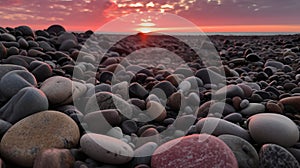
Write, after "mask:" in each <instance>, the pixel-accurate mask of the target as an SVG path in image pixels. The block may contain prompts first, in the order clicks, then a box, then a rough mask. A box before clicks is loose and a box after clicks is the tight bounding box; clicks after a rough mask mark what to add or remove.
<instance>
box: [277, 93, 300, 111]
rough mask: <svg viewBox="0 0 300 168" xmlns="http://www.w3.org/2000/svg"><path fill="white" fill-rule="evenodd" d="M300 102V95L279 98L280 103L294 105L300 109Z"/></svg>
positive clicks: (293, 106)
mask: <svg viewBox="0 0 300 168" xmlns="http://www.w3.org/2000/svg"><path fill="white" fill-rule="evenodd" d="M299 102H300V96H292V97H286V98H283V99H281V100H279V103H281V104H283V105H284V106H287V107H292V108H294V109H300V103H299Z"/></svg>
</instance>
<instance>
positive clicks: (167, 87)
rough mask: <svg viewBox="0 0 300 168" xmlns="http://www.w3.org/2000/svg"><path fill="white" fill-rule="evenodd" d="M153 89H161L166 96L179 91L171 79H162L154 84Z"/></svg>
mask: <svg viewBox="0 0 300 168" xmlns="http://www.w3.org/2000/svg"><path fill="white" fill-rule="evenodd" d="M152 89H160V90H161V91H162V92H164V94H165V95H166V97H169V96H171V95H172V94H173V93H174V92H176V91H177V89H176V88H175V86H173V85H172V84H171V83H170V82H169V81H162V82H159V83H158V84H156V85H154V86H153V88H152Z"/></svg>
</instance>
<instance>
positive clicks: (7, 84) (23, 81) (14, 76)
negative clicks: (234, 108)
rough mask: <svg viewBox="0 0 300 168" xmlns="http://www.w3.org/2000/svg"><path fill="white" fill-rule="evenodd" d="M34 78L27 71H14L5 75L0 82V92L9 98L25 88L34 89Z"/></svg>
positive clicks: (35, 84)
mask: <svg viewBox="0 0 300 168" xmlns="http://www.w3.org/2000/svg"><path fill="white" fill-rule="evenodd" d="M36 86H37V81H36V79H35V77H34V76H33V75H32V74H31V73H30V72H28V71H23V70H14V71H10V72H8V73H6V74H5V75H4V76H3V77H2V78H1V81H0V92H1V93H2V94H3V95H4V96H5V97H7V98H11V97H12V96H14V95H15V94H17V93H18V92H19V91H20V90H21V89H23V88H25V87H36Z"/></svg>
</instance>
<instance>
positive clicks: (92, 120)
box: [83, 109, 121, 134]
mask: <svg viewBox="0 0 300 168" xmlns="http://www.w3.org/2000/svg"><path fill="white" fill-rule="evenodd" d="M83 122H84V123H86V124H87V125H88V129H87V131H91V132H93V133H102V134H104V133H105V132H107V131H108V130H109V129H110V128H112V127H114V126H117V125H119V124H120V123H121V116H120V115H119V112H118V111H117V110H115V109H107V110H101V111H95V112H90V113H88V114H86V115H85V116H84V118H83Z"/></svg>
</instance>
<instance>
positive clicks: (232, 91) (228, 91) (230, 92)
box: [215, 85, 244, 98]
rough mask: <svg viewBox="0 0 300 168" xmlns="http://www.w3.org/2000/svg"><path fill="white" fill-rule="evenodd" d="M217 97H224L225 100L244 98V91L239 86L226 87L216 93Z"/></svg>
mask: <svg viewBox="0 0 300 168" xmlns="http://www.w3.org/2000/svg"><path fill="white" fill-rule="evenodd" d="M215 96H217V97H220V96H222V97H223V98H225V96H226V97H227V98H233V97H235V96H238V97H241V98H243V97H244V91H243V89H241V88H240V87H239V86H237V85H228V86H224V87H223V88H221V89H219V90H218V91H216V92H215Z"/></svg>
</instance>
